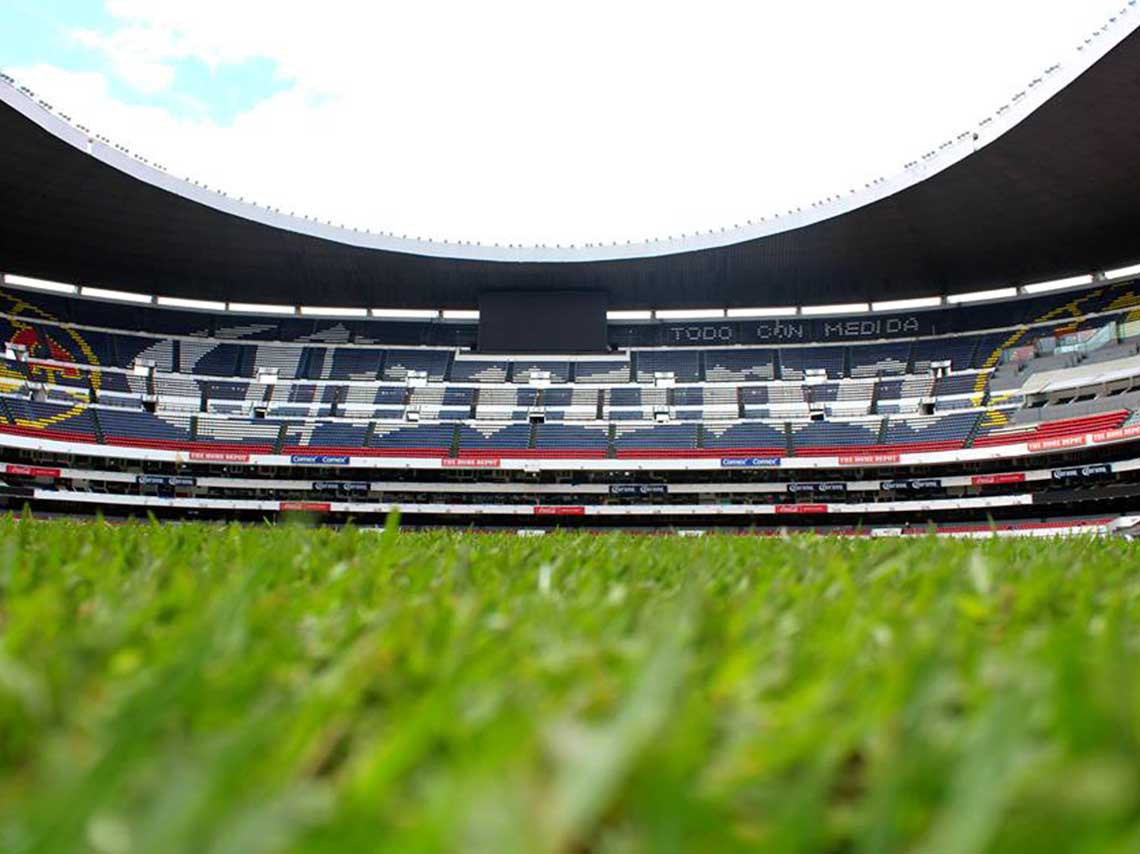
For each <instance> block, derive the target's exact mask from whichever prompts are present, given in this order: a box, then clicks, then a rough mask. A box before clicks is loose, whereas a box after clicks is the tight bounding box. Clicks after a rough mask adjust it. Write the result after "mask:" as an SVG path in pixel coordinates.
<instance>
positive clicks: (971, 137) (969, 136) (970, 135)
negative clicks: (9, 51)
mask: <svg viewBox="0 0 1140 854" xmlns="http://www.w3.org/2000/svg"><path fill="white" fill-rule="evenodd" d="M1136 3H1137V0H1128V5H1127V6H1125V7H1123V8H1122V9H1121V10H1120V12H1119V13H1117V15H1116V16H1113V17H1111V18H1109V19H1108V22H1107V23H1105V25H1104V26H1102V27H1101V28H1100V29H1099V30H1096V31H1095V32H1093V33H1092V35H1091V36H1089V37H1088V38H1086V39H1085V40H1084V42H1083V43H1082V44H1080V45H1078V46H1077V50H1078V51H1083V50H1084V49H1085V48H1086V47H1088V46H1089V45H1091V44H1092V43H1093V42H1094V41H1095V40H1096V39H1098V38H1100V37H1101V36H1102V35H1104V34H1105V33H1107V32H1108V31H1109V29H1111V28H1112V26H1114V25H1115V24H1116V20H1117V18H1118V17H1121V16H1124V15H1126V14H1128V13H1129V12H1130V11H1132V8H1133V7H1135V6H1136ZM1060 69H1061V64H1060V63H1057V64H1055V65H1051V66H1050V67H1049V68H1047V69H1045V71H1044V74H1043V76H1041V77H1036V78H1034V79H1033V80H1031V81H1030V83H1029V85H1028V87H1027V88H1026V89H1023V90H1022V91H1020V92H1018V93H1017V94H1015V95H1014V96H1013V98H1012V99H1011V100H1010V102H1009V103H1007V104H1004V105H1002V106H1001V107H999V108H998V110H997V112H996V113H995V114H994V115H992V116H987V117H986V118H985V119H983V120H982V121H981V122H979V123H978V128H979V129H983V128H985V127H986V126H988V125H989V124H990V123H991V122H993V120H994V119H995V118H996V117H999V116H1003V115H1005V114H1006V113H1007V112H1008V111H1009V110H1011V109H1013V107H1014V106H1015V105H1016V104H1017V103H1018V102H1020V101H1021V100H1022V99H1023V98H1025V97H1026V96H1027V95H1028V94H1029V90H1030V89H1034V88H1036V87H1037V86H1039V85H1040V84H1042V83H1043V82H1044V81H1045V78H1047V77H1049V76H1051V75H1052V74H1055V73H1056V72H1057V71H1059V70H1060ZM0 79H3V80H6V81H7V82H8V83H10V84H12V85H13V86H15V87H16V88H17V89H18V90H19V91H20V92H22V93H24V94H25V95H26V96H28V97H29V98H31V99H32V100H34V101H35V102H36V103H37V104H39V105H40V106H41V107H43V108H44V109H45V110H47V111H48V112H51V113H54V112H55V111H54V109H53V107H52V106H51V104H49V103H47V102H46V101H44V100H42V99H38V98H36V96H35V93H34V92H32V91H31V90H30V89H28V88H27V87H26V86H20V85H18V84H17V83H16V81H15V80H14V79H13V78H11V77H10V76H8V75H7V74H4V73H2V72H0ZM57 115H58V116H59V117H60V118H61V119H63V120H64V121H66V122H67V123H68V124H72V120H71V117H70V116H68V115H65V114H63V113H59V114H57ZM74 127H75V128H76V129H77V130H80V131H82V132H83V133H85V134H87V135H88V137H89V139H91V140H98V141H99V142H102V143H104V144H105V145H109V146H111V147H112V148H114V149H115V150H116V151H119V152H121V153H122V154H125V155H126V156H128V157H130V158H133V159H134V160H137V161H138V162H139V163H142V164H144V165H146V166H149V167H151V168H153V169H157V170H158V171H160V172H165V171H166V169H165V167H164V166H162V165H160V164H158V163H152V162H151V161H149V160H147V159H146V158H145V157H142V156H141V155H138V154H134V153H132V152H131V151H130V150H129V149H128V148H126V147H125V146H122V145H119V144H117V143H112V142H111V140H109V139H107V138H106V137H104V136H101V135H99V134H93V133H92V132H91V131H90V130H88V129H87V128H86V127H84V126H83V125H80V124H76V125H74ZM977 140H978V132H977V131H965V132H964V133H961V134H959V135H958V136H957V137H956V138H955V139H951V140H947V141H946V142H944V143H942V144H941V145H940V146H938V148H937V149H932V150H931V151H928V152H926V153H925V154H923V155H922V156H921V157H920V158H919V159H918V160H912V161H910V162H909V163H907V164H905V165H904V167H903V168H904V170H910V169H913V168H915V167H917V166H919V165H920V164H922V163H926V162H929V161H930V160H932V159H934V158H935V157H937V156H938V155H939V154H941V153H942V152H944V151H945V150H946V149H948V148H951V147H953V146H955V145H959V144H962V143H965V142H976V141H977ZM887 181H888V179H887V178H884V177H879V178H875V179H874V180H873V181H869V182H868V183H866V184H864V190H870V189H872V188H874V187H877V186H879V185H881V184H884V183H886V182H887ZM186 183H188V184H192V185H193V186H195V187H198V188H200V189H202V190H206V191H210V192H213V193H215V194H217V195H219V196H221V197H223V198H226V199H229V198H231V197H230V196H229V195H228V194H227V193H225V192H224V191H222V190H212V191H211V190H210V187H209V185H208V184H201V183H199V182H198V181H196V180H194V179H192V178H186ZM857 193H858V190H855V189H852V190H851V191H850V193H849V195H852V196H853V195H856V194H857ZM841 198H842V196H839V195H837V196H828V197H827V198H826V199H823V200H821V201H816V202H811V203H810V204H809V207H811V208H817V209H818V208H821V207H826V206H827V205H829V204H832V203H834V202H838V201H840V200H841ZM237 201H239V202H242V203H245V204H250V205H253V206H254V207H258V208H261V209H262V210H265V211H268V212H271V213H276V214H279V213H281V209H280V208H275V207H270V206H268V205H259V204H257V203H256V202H246V201H245V198H244V197H239V198H238V199H237ZM800 213H803V208H802V207H797V208H796V209H795V210H791V209H789V210H788V213H787V215H788V216H795V215H797V214H800ZM289 216H291V217H297V216H298V215H297V214H296V213H292V212H291V213H290V214H289ZM781 216H782V215H779V214H777V215H776V216H775V217H773V219H780V218H781ZM301 218H302V219H304V220H306V221H309V222H316V223H323V224H324V225H327V226H330V227H334V228H340V229H342V230H346V231H352V232H355V233H357V234H369V235H374V234H377V233H376V232H373V231H370V230H368V229H360V228H352V227H349V226H346V225H344V224H343V223H341V224H340V225H339V226H336V225H334V223H333V222H332V221H331V220H318V219H314V218H312V217H310V216H307V215H303V216H301ZM767 221H768V218H767V217H760V222H761V223H764V222H767ZM747 223H748V225H750V226H751V225H756V224H757V223H756V222H754V221H753V220H747ZM740 228H741V226H740V224H739V223H738V224H736V225H734V226H733V227H732V230H734V231H739V230H740ZM728 231H729V229H728V228H727V227H724V226H722V227H721V228H720V229H719V233H721V234H724V233H727V232H728ZM717 233H718V231H717V230H716V229H709V230H708V235H715V234H717ZM379 235H380V236H383V237H391V238H395V237H397V235H396V234H394V233H392V232H388V231H384V232H379ZM700 236H702V235H701V233H700V232H695V233H694V234H692V235H689V234H685V233H682V234H681V239H682V240H684V239H686V238H688V237H700ZM399 238H400V239H401V240H408V239H410V238H409V237H408V235H406V234H401V235H399ZM411 239H414V240H415V241H417V242H424V241H426V242H428V243H434V242H435V241H434V240H433V238H431V237H428V238H426V239H425V238H421V237H419V236H416V237H415V238H411ZM673 239H674V238H673V236H672V235H669V236H668V237H665V238H660V237H649V238H646V239H645V240H644V241H643V244H653V243H660V242H662V241H664V242H671V241H672V240H673ZM453 242H454V244H455V245H456V246H483V244H482V243H480V242H479V241H471V240H456V241H451V240H447V239H444V240H443V241H442V243H443V244H444V245H445V246H446V245H451V244H452V243H453ZM609 245H610V246H613V247H616V246H620V245H621V244H620V243H618V242H617V241H614V242H612V243H611V244H609ZM625 245H626V246H632V245H633V241H632V240H627V241H626V242H625ZM493 246H495V247H500V244H498V243H495V244H493ZM605 246H606V244H604V243H585V244H583V245H582V248H585V249H593V248H604V247H605ZM505 248H508V249H516V248H517V249H526V248H532V249H549V248H551V247H549V246H547V245H545V244H540V245H538V246H530V247H528V246H524V245H523V244H517V245H516V244H514V243H509V244H507V245H506V247H505ZM553 248H555V249H562V248H563V247H562V246H561V244H556V245H555V246H554V247H553ZM568 248H570V249H577V248H578V247H577V245H576V244H570V246H569V247H568Z"/></svg>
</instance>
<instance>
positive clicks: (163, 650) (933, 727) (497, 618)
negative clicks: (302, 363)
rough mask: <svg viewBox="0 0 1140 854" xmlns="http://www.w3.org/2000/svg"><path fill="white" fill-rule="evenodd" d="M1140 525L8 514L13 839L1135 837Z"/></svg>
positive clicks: (1068, 840) (4, 682) (256, 844)
mask: <svg viewBox="0 0 1140 854" xmlns="http://www.w3.org/2000/svg"><path fill="white" fill-rule="evenodd" d="M1138 686H1140V548H1138V547H1137V546H1133V545H1130V544H1127V543H1124V542H1116V541H1093V540H1072V541H1067V542H1028V541H1013V542H1011V541H1004V542H987V543H959V542H947V541H938V540H933V539H930V540H920V541H907V542H895V541H851V540H844V541H836V540H828V539H815V538H794V539H789V540H783V541H780V540H761V539H752V538H746V537H725V538H720V537H712V538H706V539H701V540H696V539H676V538H671V539H667V538H654V537H642V538H635V537H623V536H620V535H607V536H588V535H586V536H571V535H560V536H551V537H545V538H540V539H526V538H513V537H505V536H490V535H486V536H481V535H458V534H446V533H439V534H400V533H397V532H396V531H395V530H390V531H388V532H385V533H383V534H377V533H374V532H363V531H355V530H346V531H343V532H334V531H325V530H312V529H306V528H301V527H282V528H276V529H273V528H268V527H264V528H252V527H247V528H240V527H227V528H218V527H206V526H201V527H199V526H190V525H187V526H171V525H157V524H156V525H152V526H148V525H129V526H125V527H116V528H112V527H108V526H104V525H100V524H94V523H92V524H80V523H31V522H19V521H11V520H9V521H0V851H4V852H24V851H37V852H39V851H52V852H55V851H59V852H68V853H69V854H70V853H71V852H85V851H97V852H107V854H116V852H146V854H151V852H162V854H168V852H195V854H198V852H210V853H211V854H221V852H233V854H253V852H262V851H299V852H318V851H348V852H364V851H391V852H402V854H403V853H405V852H418V851H435V850H477V851H492V852H512V851H520V852H543V851H549V852H636V851H650V850H654V851H658V850H659V851H679V850H686V851H734V850H756V849H762V850H767V851H786V850H821V851H831V852H846V851H851V852H872V851H894V850H907V851H921V852H969V851H981V850H1004V851H1057V850H1068V851H1082V852H1089V851H1121V852H1123V851H1135V850H1137V849H1138V848H1140V691H1138Z"/></svg>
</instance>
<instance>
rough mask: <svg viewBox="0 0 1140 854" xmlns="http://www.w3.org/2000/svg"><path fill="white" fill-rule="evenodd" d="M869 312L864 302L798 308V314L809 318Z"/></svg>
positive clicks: (868, 307) (869, 308) (869, 307)
mask: <svg viewBox="0 0 1140 854" xmlns="http://www.w3.org/2000/svg"><path fill="white" fill-rule="evenodd" d="M870 310H871V306H869V305H867V303H865V302H847V303H836V304H834V305H805V306H803V307H801V308H800V314H806V315H809V316H810V315H816V314H858V313H859V312H862V311H870Z"/></svg>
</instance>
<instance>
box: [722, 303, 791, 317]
mask: <svg viewBox="0 0 1140 854" xmlns="http://www.w3.org/2000/svg"><path fill="white" fill-rule="evenodd" d="M798 311H799V309H797V308H796V307H795V306H794V305H787V306H773V307H772V308H730V309H729V310H728V311H726V312H725V314H726V315H727V316H728V317H794V316H795V314H796V312H798Z"/></svg>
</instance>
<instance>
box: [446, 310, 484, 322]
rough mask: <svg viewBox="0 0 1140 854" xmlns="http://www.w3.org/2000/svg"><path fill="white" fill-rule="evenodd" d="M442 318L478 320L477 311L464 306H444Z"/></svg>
mask: <svg viewBox="0 0 1140 854" xmlns="http://www.w3.org/2000/svg"><path fill="white" fill-rule="evenodd" d="M443 319H444V320H478V319H479V312H477V311H473V310H471V309H465V308H445V309H444V310H443Z"/></svg>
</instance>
